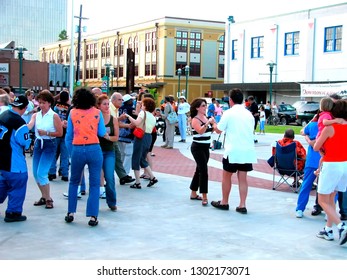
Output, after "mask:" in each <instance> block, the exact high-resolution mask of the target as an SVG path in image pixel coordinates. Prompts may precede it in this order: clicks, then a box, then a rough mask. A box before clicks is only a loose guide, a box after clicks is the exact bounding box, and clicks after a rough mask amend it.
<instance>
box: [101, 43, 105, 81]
mask: <svg viewBox="0 0 347 280" xmlns="http://www.w3.org/2000/svg"><path fill="white" fill-rule="evenodd" d="M104 57H106V46H105V43H102V44H101V58H104ZM102 77H103V76H102Z"/></svg>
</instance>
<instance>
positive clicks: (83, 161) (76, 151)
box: [68, 144, 103, 217]
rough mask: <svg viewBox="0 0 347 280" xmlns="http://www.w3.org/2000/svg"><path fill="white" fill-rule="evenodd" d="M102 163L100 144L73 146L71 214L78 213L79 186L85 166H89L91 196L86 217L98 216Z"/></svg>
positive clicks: (69, 208) (69, 205)
mask: <svg viewBox="0 0 347 280" xmlns="http://www.w3.org/2000/svg"><path fill="white" fill-rule="evenodd" d="M102 161H103V158H102V152H101V148H100V145H99V144H91V145H81V146H78V145H73V146H72V151H71V172H70V173H71V174H70V182H69V200H68V212H69V213H76V209H77V192H78V185H79V184H80V182H81V176H82V172H83V170H84V166H85V165H88V170H89V196H88V201H87V209H86V216H87V217H90V216H95V217H97V216H98V214H99V195H100V177H101V169H102Z"/></svg>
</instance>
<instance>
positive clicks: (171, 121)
mask: <svg viewBox="0 0 347 280" xmlns="http://www.w3.org/2000/svg"><path fill="white" fill-rule="evenodd" d="M170 107H171V110H170V113H169V114H168V115H167V120H168V122H169V124H175V123H178V116H177V113H176V112H175V111H174V110H172V106H171V104H170Z"/></svg>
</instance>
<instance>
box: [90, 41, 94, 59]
mask: <svg viewBox="0 0 347 280" xmlns="http://www.w3.org/2000/svg"><path fill="white" fill-rule="evenodd" d="M90 58H91V59H93V58H94V44H91V45H90Z"/></svg>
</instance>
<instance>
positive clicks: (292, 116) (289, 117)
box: [277, 104, 296, 125]
mask: <svg viewBox="0 0 347 280" xmlns="http://www.w3.org/2000/svg"><path fill="white" fill-rule="evenodd" d="M277 107H278V118H279V120H280V124H282V125H287V124H289V123H295V121H296V110H295V108H294V107H293V106H292V105H290V104H279V105H277Z"/></svg>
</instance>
